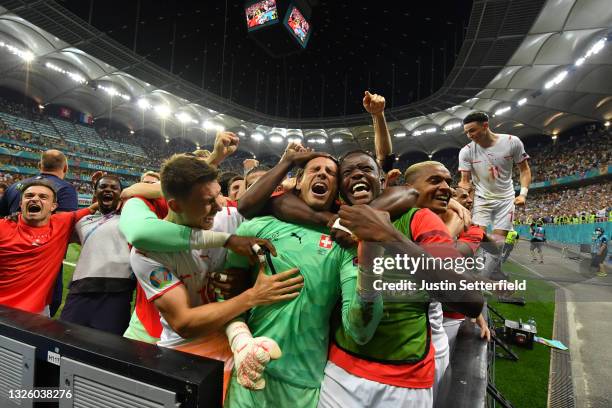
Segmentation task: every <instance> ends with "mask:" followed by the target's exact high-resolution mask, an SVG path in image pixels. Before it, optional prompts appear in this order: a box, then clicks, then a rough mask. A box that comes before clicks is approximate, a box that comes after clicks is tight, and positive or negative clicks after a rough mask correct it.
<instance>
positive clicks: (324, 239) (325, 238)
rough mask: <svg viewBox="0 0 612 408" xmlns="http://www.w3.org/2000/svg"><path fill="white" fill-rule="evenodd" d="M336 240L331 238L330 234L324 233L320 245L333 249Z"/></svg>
mask: <svg viewBox="0 0 612 408" xmlns="http://www.w3.org/2000/svg"><path fill="white" fill-rule="evenodd" d="M333 243H334V241H332V240H331V238H330V237H329V235H325V234H322V235H321V239H320V240H319V246H320V247H321V248H325V249H331V247H332V245H333Z"/></svg>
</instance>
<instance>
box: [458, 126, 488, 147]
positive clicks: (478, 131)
mask: <svg viewBox="0 0 612 408" xmlns="http://www.w3.org/2000/svg"><path fill="white" fill-rule="evenodd" d="M485 124H486V125H485ZM488 126H489V123H488V122H484V123H480V122H470V123H466V124H465V125H463V132H464V133H465V134H466V136H467V137H468V138H469V139H470V140H472V141H473V142H474V143H479V142H481V141H482V140H483V139H484V138H485V136H486V134H487V129H488Z"/></svg>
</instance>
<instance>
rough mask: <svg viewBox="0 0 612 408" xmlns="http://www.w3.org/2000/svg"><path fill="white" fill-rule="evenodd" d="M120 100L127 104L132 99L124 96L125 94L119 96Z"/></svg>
mask: <svg viewBox="0 0 612 408" xmlns="http://www.w3.org/2000/svg"><path fill="white" fill-rule="evenodd" d="M120 96H121V99H123V100H124V101H126V102H129V101H131V100H132V98H131V97H130V95H126V94H121V95H120Z"/></svg>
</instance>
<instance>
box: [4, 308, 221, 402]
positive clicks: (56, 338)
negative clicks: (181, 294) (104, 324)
mask: <svg viewBox="0 0 612 408" xmlns="http://www.w3.org/2000/svg"><path fill="white" fill-rule="evenodd" d="M0 336H4V337H6V338H8V339H11V340H13V341H16V342H20V343H24V344H26V345H30V346H33V347H35V348H36V350H35V356H36V358H35V370H34V371H35V379H34V387H35V388H41V387H58V385H60V384H59V379H60V375H59V374H60V366H59V365H58V364H59V362H60V359H62V358H63V359H69V360H70V361H71V362H76V363H75V364H77V365H79V366H83V367H92V368H93V369H94V370H97V371H100V370H98V369H101V370H104V372H105V373H110V375H113V374H114V375H116V376H121V377H125V378H126V379H130V380H134V381H138V382H140V383H145V384H149V385H151V386H153V387H158V388H160V389H163V390H167V391H169V392H170V393H174V394H176V403H177V404H180V406H181V407H220V406H221V402H222V392H223V363H222V362H220V361H216V360H211V359H206V358H202V357H199V356H195V355H191V354H186V353H182V352H179V351H175V350H171V349H168V348H163V347H158V346H155V345H152V344H147V343H142V342H139V341H133V340H129V339H126V338H123V337H119V336H116V335H113V334H109V333H105V332H101V331H98V330H94V329H90V328H87V327H83V326H78V325H75V324H71V323H65V322H61V321H56V320H51V319H48V318H46V317H43V316H40V315H37V314H33V313H28V312H22V311H19V310H16V309H11V308H7V307H4V306H0ZM11 340H7V341H6V342H7V343H8V342H11V343H12V341H11ZM3 347H4V345H3V344H2V343H1V342H0V349H2V348H3ZM0 351H3V350H0ZM8 353H10V351H9V352H8ZM62 361H63V360H62ZM6 369H7V368H6V367H0V370H6ZM62 386H64V384H62ZM0 388H2V387H0ZM5 392H6V390H5ZM2 398H6V395H0V402H1V401H2ZM62 404H63V405H62V406H72V405H68V403H66V402H63V403H62ZM0 405H2V404H0ZM117 405H119V404H117ZM34 406H36V407H43V406H44V407H46V406H58V402H57V401H56V402H51V403H38V404H35V405H34Z"/></svg>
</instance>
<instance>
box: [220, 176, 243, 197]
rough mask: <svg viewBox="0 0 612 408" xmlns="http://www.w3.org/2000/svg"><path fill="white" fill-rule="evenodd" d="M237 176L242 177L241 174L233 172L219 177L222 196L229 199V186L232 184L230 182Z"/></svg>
mask: <svg viewBox="0 0 612 408" xmlns="http://www.w3.org/2000/svg"><path fill="white" fill-rule="evenodd" d="M236 176H240V174H238V173H236V172H233V171H224V172H223V173H221V174H220V175H219V185H220V186H221V194H223V195H224V196H226V197H227V195H228V194H229V186H230V184H231V183H230V180H232V179H233V178H234V177H236Z"/></svg>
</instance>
